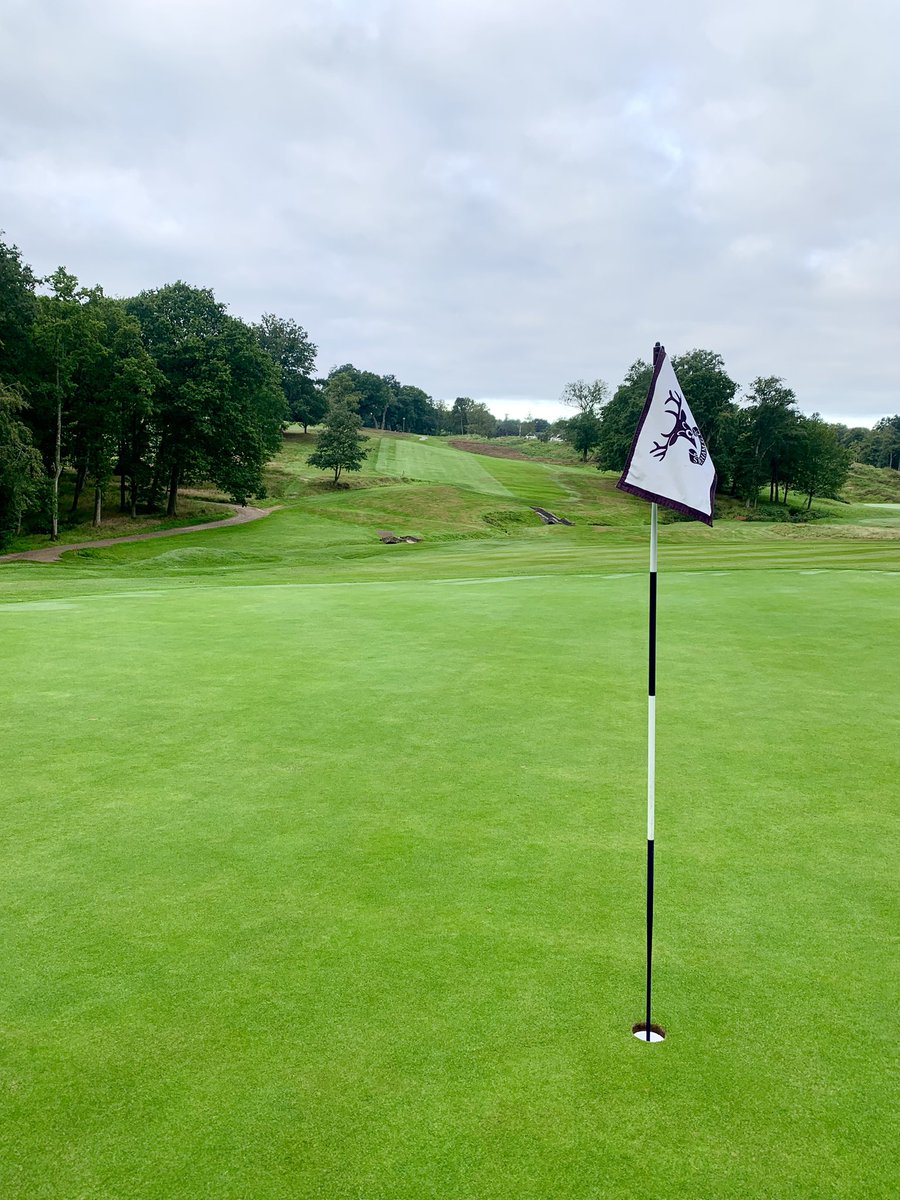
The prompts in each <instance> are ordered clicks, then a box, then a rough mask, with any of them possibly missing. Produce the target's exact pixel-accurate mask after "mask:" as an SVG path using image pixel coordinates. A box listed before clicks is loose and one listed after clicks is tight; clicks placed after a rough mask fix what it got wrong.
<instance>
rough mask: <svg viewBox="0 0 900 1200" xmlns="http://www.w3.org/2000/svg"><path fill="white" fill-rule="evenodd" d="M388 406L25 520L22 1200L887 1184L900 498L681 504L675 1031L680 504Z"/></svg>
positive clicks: (19, 624) (749, 1192)
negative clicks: (186, 500) (650, 740)
mask: <svg viewBox="0 0 900 1200" xmlns="http://www.w3.org/2000/svg"><path fill="white" fill-rule="evenodd" d="M379 441H380V443H381V446H382V447H383V446H385V445H387V444H394V445H400V446H405V445H412V446H413V447H414V450H413V457H414V458H415V461H416V462H417V463H418V464H419V466H418V467H417V469H418V470H420V471H422V470H427V471H433V472H434V473H437V472H438V470H439V469H440V470H443V471H445V472H446V474H445V476H444V478H443V480H442V479H430V478H429V479H424V480H423V481H421V482H415V483H404V482H401V481H400V480H401V479H402V478H404V477H405V478H407V479H408V478H410V475H408V474H405V472H404V473H403V474H401V462H400V458H401V457H402V456H406V457H405V458H404V462H412V461H413V457H410V455H409V452H408V451H406V450H400V451H385V455H386V456H387V455H395V456H396V457H394V459H393V467H394V468H395V469H396V472H397V473H396V474H394V472H393V471H388V470H387V469H386V465H382V466H379V467H378V468H377V470H376V469H375V468H373V472H372V474H371V475H370V476H367V477H366V478H367V480H368V484H369V486H368V487H367V488H366V489H364V490H360V489H359V488H354V489H347V490H338V491H334V490H328V489H323V488H321V487H319V486H317V485H316V484H315V483H314V482H312V477H311V476H309V475H305V474H304V471H303V467H302V464H298V463H294V464H293V466H292V458H291V453H290V452H288V453H287V454H286V456H285V457H284V458H283V459H282V461H281V462H280V463H279V464H277V465H276V473H280V477H281V478H282V479H288V480H289V479H290V478H291V477H293V479H294V481H295V482H294V483H293V484H292V485H291V486H296V487H297V489H298V493H297V495H296V497H295V498H294V499H291V500H288V501H286V507H285V508H284V509H283V510H282V511H280V512H277V513H275V514H274V515H273V516H271V517H269V518H267V519H265V520H264V521H261V522H258V523H256V524H253V525H246V526H241V527H235V528H231V529H223V530H210V531H207V532H205V533H198V534H188V535H184V536H183V537H179V538H177V539H167V540H164V541H161V542H145V543H136V544H131V545H123V546H118V547H112V548H110V549H108V550H103V551H99V552H94V553H93V554H92V555H90V556H83V555H75V554H69V555H66V556H64V557H63V560H62V561H61V562H60V563H58V564H32V563H13V564H5V565H3V566H0V679H2V680H3V681H4V683H5V688H4V694H3V700H4V703H3V704H2V706H0V726H2V732H3V737H2V743H0V744H2V745H3V746H4V747H5V748H6V754H7V767H6V770H5V771H4V778H5V782H6V786H5V788H4V789H3V793H2V800H0V804H2V824H0V829H2V843H0V855H2V863H0V880H2V883H0V905H2V920H0V930H2V942H3V944H2V953H0V1027H2V1031H3V1038H2V1059H0V1087H2V1094H3V1103H4V1120H3V1122H2V1124H0V1194H2V1196H3V1197H4V1200H5V1198H6V1197H10V1198H14V1200H34V1198H36V1200H51V1198H52V1200H71V1198H73V1197H90V1198H91V1200H93V1198H95V1197H98V1198H104V1200H105V1198H106V1197H109V1198H115V1200H118V1198H119V1197H126V1196H127V1197H129V1198H131V1197H136V1198H141V1200H145V1198H146V1200H149V1198H151V1197H152V1198H158V1200H172V1198H175V1200H180V1198H182V1197H184V1198H185V1200H188V1198H189V1200H196V1198H198V1197H210V1198H211V1200H212V1198H214V1200H229V1198H232V1197H233V1198H235V1200H236V1198H238V1197H240V1198H243V1197H253V1200H270V1198H273V1200H274V1198H279V1200H280V1198H282V1197H283V1198H285V1200H287V1198H288V1197H291V1198H294V1197H316V1198H318V1197H326V1198H328V1197H334V1198H341V1200H344V1198H347V1200H349V1198H351V1197H353V1198H361V1197H365V1198H366V1200H369V1198H372V1200H377V1198H381V1197H384V1198H385V1200H387V1198H390V1200H394V1198H399V1200H406V1198H410V1200H412V1198H419V1197H423V1198H424V1197H471V1198H473V1200H475V1198H477V1200H482V1198H485V1200H487V1198H498V1200H499V1198H503V1200H506V1198H507V1197H509V1198H515V1200H521V1198H528V1200H530V1198H532V1197H533V1198H534V1200H538V1198H540V1200H543V1198H545V1197H551V1196H552V1197H562V1198H572V1200H595V1198H601V1197H602V1198H607V1197H610V1198H619V1197H621V1198H623V1200H625V1198H629V1200H630V1198H631V1197H638V1196H647V1197H654V1200H656V1198H667V1197H685V1198H689V1200H694V1198H696V1197H705V1196H714V1197H716V1198H717V1200H718V1198H720V1197H721V1198H731V1197H733V1198H735V1200H737V1198H741V1200H744V1198H745V1197H748V1196H753V1197H756V1196H760V1197H769V1198H777V1200H781V1198H784V1200H789V1198H790V1200H794V1198H795V1197H800V1198H803V1197H808V1198H809V1200H813V1198H816V1200H818V1198H819V1197H823V1196H835V1197H838V1196H840V1197H844V1196H847V1197H856V1196H859V1197H866V1198H869V1197H874V1198H880V1197H885V1198H886V1197H889V1196H893V1194H894V1188H893V1174H892V1170H891V1161H892V1148H893V1134H894V1131H893V1127H892V1108H891V1103H890V1093H889V1090H888V1088H887V1085H886V1079H887V1072H888V1065H889V1063H890V1061H891V1058H892V1057H893V1053H894V1047H893V1039H894V1034H893V1024H894V1023H893V1020H892V1018H891V1013H892V1006H893V1003H894V995H895V990H896V989H895V976H892V975H891V971H890V967H889V961H890V960H889V959H888V957H887V956H888V952H889V944H890V941H891V937H892V935H893V931H894V929H895V927H896V905H895V899H894V895H893V880H894V879H895V878H896V873H897V863H896V857H897V855H896V847H895V844H894V843H892V842H891V841H890V839H889V838H888V836H887V833H886V831H887V830H888V828H889V824H890V819H891V816H892V811H893V808H894V804H893V799H892V798H893V796H894V795H895V792H896V789H895V780H894V776H895V767H894V763H895V761H896V745H897V738H898V733H900V730H898V718H897V711H896V703H895V696H896V684H895V669H894V665H893V661H892V659H891V655H890V654H889V653H886V651H885V648H886V645H887V644H888V642H889V640H890V637H891V632H890V631H891V629H892V628H893V627H895V626H896V617H897V610H898V604H897V578H898V577H897V546H898V539H897V533H898V529H897V523H895V524H890V523H889V524H886V525H880V526H873V525H868V524H857V523H854V522H852V521H850V522H846V523H844V524H841V525H839V524H835V523H834V522H832V521H830V520H829V519H823V520H821V521H819V522H816V523H815V525H813V526H794V525H779V526H766V525H761V524H756V523H740V522H732V523H724V522H723V523H720V524H717V525H716V527H715V528H714V529H712V530H707V529H706V528H705V527H701V526H699V525H697V524H682V523H677V524H674V525H667V526H665V527H664V528H663V529H662V530H661V572H662V574H661V577H660V605H661V607H660V631H659V745H658V764H659V765H658V808H657V839H658V840H657V867H658V890H657V940H656V946H657V950H656V997H657V1007H656V1014H655V1015H656V1018H657V1019H658V1020H660V1021H661V1022H662V1023H663V1024H664V1025H666V1026H667V1028H668V1030H669V1035H670V1036H669V1039H668V1041H667V1043H666V1044H665V1045H663V1046H658V1047H647V1046H643V1045H641V1044H639V1043H638V1042H637V1041H635V1040H634V1039H633V1038H631V1037H630V1035H629V1027H630V1024H631V1023H632V1022H633V1021H635V1020H637V1019H639V1018H640V1016H641V998H642V985H643V902H644V898H643V871H644V853H645V852H644V803H645V801H644V755H645V744H644V736H645V734H644V729H645V705H646V700H645V687H646V683H645V657H646V643H645V618H646V599H645V593H646V573H645V572H646V557H647V529H646V509H645V508H644V507H642V506H640V505H637V504H635V503H633V502H632V501H631V500H629V499H628V498H626V497H622V496H621V494H619V493H614V494H611V495H609V496H607V492H609V491H610V490H611V484H610V482H609V481H608V480H606V479H605V478H604V477H603V476H601V475H599V473H597V472H592V473H588V472H584V471H579V470H578V469H577V468H571V479H570V477H569V475H568V474H566V473H564V472H563V473H560V472H561V471H562V468H559V467H556V466H554V465H552V464H550V465H549V466H547V468H546V469H547V470H548V474H547V479H549V480H550V481H552V480H553V479H554V478H558V479H559V480H560V481H565V482H566V483H567V484H568V485H569V494H570V500H571V505H572V508H573V510H574V511H575V512H576V514H579V513H580V514H581V515H582V516H583V518H584V519H579V522H578V523H577V524H576V525H575V526H574V527H573V528H561V527H550V528H548V527H540V528H534V527H531V526H528V525H519V524H517V523H516V522H515V521H511V523H510V524H509V525H508V527H503V526H502V525H501V526H499V527H498V526H497V525H495V524H493V523H492V522H491V521H489V520H486V519H485V518H486V515H489V514H491V513H497V512H506V513H517V512H520V513H527V512H528V511H529V510H528V504H527V500H528V498H529V497H530V496H531V495H532V494H533V493H532V489H533V487H534V486H535V482H536V480H537V479H538V478H542V477H538V476H535V475H533V474H531V473H530V472H531V471H532V469H533V468H535V467H537V468H539V469H540V470H544V469H545V465H543V464H536V463H527V462H526V463H515V462H511V463H510V462H505V463H504V464H503V465H504V466H506V467H512V468H513V471H511V472H510V473H509V474H508V475H507V476H506V477H504V478H499V479H498V477H497V476H496V475H493V474H491V473H490V472H488V484H489V486H488V489H487V490H479V488H483V487H484V480H481V479H480V477H478V478H479V479H480V483H479V486H475V485H474V482H473V480H474V479H475V476H472V475H466V474H465V471H466V468H464V467H463V466H461V465H460V464H459V463H458V462H457V460H456V458H455V457H453V456H454V455H456V454H458V453H459V452H454V451H452V450H450V449H448V448H447V447H446V446H440V445H438V446H434V447H428V450H429V451H431V452H432V453H433V457H428V456H427V455H422V454H416V451H415V448H416V447H417V443H415V442H410V440H409V439H402V438H394V439H389V438H384V439H379ZM418 445H424V444H418ZM380 454H381V450H379V455H380ZM442 455H446V456H447V457H446V458H442V457H440V456H442ZM460 457H461V458H463V459H466V458H467V456H465V455H460ZM477 461H478V463H479V465H482V466H483V464H484V463H485V462H486V461H487V460H482V459H478V460H477ZM495 461H496V462H501V460H495ZM423 464H424V465H423ZM387 465H390V464H387ZM515 468H522V470H523V474H521V475H516V474H515ZM292 472H293V476H292ZM390 475H393V477H394V482H393V483H392V484H390V485H388V486H385V485H383V478H384V477H385V476H390ZM454 478H455V482H453V480H454ZM495 484H499V485H500V486H502V487H503V488H504V489H506V493H507V494H505V495H503V494H500V493H498V492H495V491H492V490H490V489H491V488H492V487H493V486H494V485H495ZM559 486H561V487H562V486H563V484H562V482H560V484H559ZM866 511H867V510H864V509H863V510H862V513H861V515H860V518H859V519H860V521H862V520H863V519H864V517H865V514H866ZM591 514H594V515H596V516H598V517H602V518H604V519H603V520H602V521H598V522H597V524H596V525H594V524H592V523H591V522H590V521H589V520H588V519H587V518H588V516H590V515H591ZM888 520H890V518H888ZM895 521H900V517H898V518H896V519H895ZM379 528H395V529H396V530H397V532H401V533H407V532H417V531H418V533H420V534H421V535H423V536H424V538H425V540H424V541H423V542H422V543H421V545H416V546H407V545H402V546H384V545H382V544H381V543H380V542H379V541H378V538H377V533H376V531H377V529H379Z"/></svg>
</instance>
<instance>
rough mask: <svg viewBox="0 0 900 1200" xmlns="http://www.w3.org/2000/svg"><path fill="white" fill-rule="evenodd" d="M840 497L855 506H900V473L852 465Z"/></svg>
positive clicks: (885, 468) (857, 464)
mask: <svg viewBox="0 0 900 1200" xmlns="http://www.w3.org/2000/svg"><path fill="white" fill-rule="evenodd" d="M842 495H843V497H844V499H846V500H849V501H850V502H851V503H857V504H859V503H869V504H872V503H874V504H879V503H880V504H900V471H892V470H891V469H890V468H889V467H870V466H868V465H867V464H865V463H852V464H851V467H850V476H849V478H848V480H847V482H846V484H845V485H844V488H843V492H842Z"/></svg>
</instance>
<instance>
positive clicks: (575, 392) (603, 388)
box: [560, 379, 609, 417]
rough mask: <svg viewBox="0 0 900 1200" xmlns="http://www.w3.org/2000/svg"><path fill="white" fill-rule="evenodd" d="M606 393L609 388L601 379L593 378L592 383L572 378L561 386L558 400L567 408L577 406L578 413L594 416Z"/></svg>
mask: <svg viewBox="0 0 900 1200" xmlns="http://www.w3.org/2000/svg"><path fill="white" fill-rule="evenodd" d="M608 395H609V388H608V386H607V385H606V384H605V383H604V382H603V380H602V379H595V380H594V381H593V382H592V383H588V382H587V381H586V380H584V379H574V380H573V381H572V382H571V383H567V384H566V386H565V387H564V388H563V391H562V395H561V396H560V400H561V401H562V403H563V404H565V405H566V406H567V407H568V408H577V409H578V411H579V412H580V413H586V414H588V415H589V416H592V417H596V416H597V414H598V413H599V411H600V409H601V408H602V407H603V405H604V404H605V403H606V398H607V396H608Z"/></svg>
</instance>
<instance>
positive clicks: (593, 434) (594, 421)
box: [566, 410, 600, 462]
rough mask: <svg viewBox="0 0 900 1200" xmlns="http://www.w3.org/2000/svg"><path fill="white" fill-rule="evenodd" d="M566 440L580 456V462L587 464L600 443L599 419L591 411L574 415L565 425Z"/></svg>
mask: <svg viewBox="0 0 900 1200" xmlns="http://www.w3.org/2000/svg"><path fill="white" fill-rule="evenodd" d="M566 438H567V440H568V441H569V442H570V443H571V445H572V448H573V449H574V450H577V452H578V453H579V454H580V455H581V461H582V462H587V460H588V455H589V454H591V453H592V452H593V451H594V450H595V449H596V447H597V446H598V444H599V442H600V418H599V417H598V416H597V415H596V413H594V412H592V411H591V410H584V411H582V412H579V413H576V415H575V416H574V417H572V418H570V420H569V421H568V422H567V423H566Z"/></svg>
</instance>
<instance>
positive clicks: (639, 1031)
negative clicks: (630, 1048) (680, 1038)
mask: <svg viewBox="0 0 900 1200" xmlns="http://www.w3.org/2000/svg"><path fill="white" fill-rule="evenodd" d="M631 1032H632V1033H633V1034H634V1036H635V1037H636V1038H638V1039H639V1040H640V1041H642V1042H664V1041H665V1040H666V1031H665V1030H664V1029H663V1027H662V1025H651V1026H650V1036H649V1038H648V1037H647V1022H646V1021H641V1022H639V1023H638V1024H637V1025H632V1027H631Z"/></svg>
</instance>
